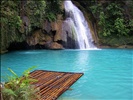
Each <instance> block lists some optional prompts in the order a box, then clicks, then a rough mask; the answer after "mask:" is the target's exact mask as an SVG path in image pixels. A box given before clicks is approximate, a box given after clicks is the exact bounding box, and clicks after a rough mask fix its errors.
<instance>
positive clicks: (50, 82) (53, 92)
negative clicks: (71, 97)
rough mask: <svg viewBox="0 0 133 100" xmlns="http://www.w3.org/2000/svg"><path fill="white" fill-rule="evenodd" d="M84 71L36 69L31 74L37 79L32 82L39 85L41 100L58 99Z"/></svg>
mask: <svg viewBox="0 0 133 100" xmlns="http://www.w3.org/2000/svg"><path fill="white" fill-rule="evenodd" d="M82 75H83V73H72V72H55V71H46V70H35V71H33V72H31V73H30V76H31V77H32V78H34V79H36V80H37V82H34V83H32V84H33V85H35V87H36V88H38V87H39V89H40V91H39V94H40V96H41V98H40V100H56V99H57V98H58V97H59V96H60V95H61V94H62V93H64V92H65V91H66V90H68V89H69V87H70V86H71V85H72V84H73V83H75V82H76V81H77V80H78V79H79V78H80V77H81V76H82Z"/></svg>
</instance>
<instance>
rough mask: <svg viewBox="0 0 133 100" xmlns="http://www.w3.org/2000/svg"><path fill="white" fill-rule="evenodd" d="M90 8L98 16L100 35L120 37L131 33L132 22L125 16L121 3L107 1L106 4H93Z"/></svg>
mask: <svg viewBox="0 0 133 100" xmlns="http://www.w3.org/2000/svg"><path fill="white" fill-rule="evenodd" d="M90 8H91V10H92V12H93V14H94V15H95V16H97V20H98V26H99V35H100V36H105V37H112V36H119V37H120V36H128V35H129V32H130V30H131V29H130V28H129V26H130V25H131V24H130V23H129V21H127V20H126V19H125V18H124V15H123V11H124V9H123V8H122V6H121V5H120V4H119V3H117V2H111V3H108V2H107V3H105V4H104V5H101V4H97V5H93V6H91V7H90ZM97 14H98V15H97Z"/></svg>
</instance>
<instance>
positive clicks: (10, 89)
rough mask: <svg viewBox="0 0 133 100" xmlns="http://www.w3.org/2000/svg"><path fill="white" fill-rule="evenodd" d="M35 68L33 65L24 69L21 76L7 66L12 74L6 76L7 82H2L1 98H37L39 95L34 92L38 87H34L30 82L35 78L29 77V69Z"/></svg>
mask: <svg viewBox="0 0 133 100" xmlns="http://www.w3.org/2000/svg"><path fill="white" fill-rule="evenodd" d="M33 68H35V66H33V67H31V68H29V69H27V70H25V71H24V72H23V77H22V76H21V77H19V76H18V75H17V74H16V73H15V72H14V71H13V70H11V69H10V68H8V70H9V71H10V72H11V73H12V74H13V76H8V82H7V83H5V84H4V88H2V97H3V100H36V99H39V95H36V92H38V91H39V89H35V88H34V86H32V85H31V84H30V83H31V82H35V81H36V80H35V79H32V78H30V76H29V73H30V71H31V70H32V69H33Z"/></svg>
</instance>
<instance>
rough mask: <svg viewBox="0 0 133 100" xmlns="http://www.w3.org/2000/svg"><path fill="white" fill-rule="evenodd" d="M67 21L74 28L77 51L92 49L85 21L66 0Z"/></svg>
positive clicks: (81, 14)
mask: <svg viewBox="0 0 133 100" xmlns="http://www.w3.org/2000/svg"><path fill="white" fill-rule="evenodd" d="M64 6H65V11H66V15H67V19H66V20H68V19H69V22H71V25H73V26H74V28H73V29H75V32H76V36H75V37H76V38H77V39H76V40H77V41H78V45H79V49H92V48H96V47H95V46H94V44H93V43H92V42H93V39H92V36H91V33H90V29H89V27H88V24H87V21H86V20H85V18H84V15H83V13H82V12H81V11H80V10H79V9H78V8H77V7H76V6H75V5H74V4H73V3H72V2H71V0H66V1H65V2H64Z"/></svg>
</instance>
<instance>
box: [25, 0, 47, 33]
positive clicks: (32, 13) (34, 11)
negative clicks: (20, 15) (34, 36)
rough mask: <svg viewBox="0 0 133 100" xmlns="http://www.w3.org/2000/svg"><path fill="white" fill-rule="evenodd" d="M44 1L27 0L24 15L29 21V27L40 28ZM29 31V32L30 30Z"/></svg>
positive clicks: (43, 12)
mask: <svg viewBox="0 0 133 100" xmlns="http://www.w3.org/2000/svg"><path fill="white" fill-rule="evenodd" d="M45 8H46V2H45V0H38V1H36V0H28V1H27V3H26V6H25V15H27V16H28V18H29V20H30V26H31V27H32V26H34V27H41V23H42V22H43V20H44V19H45V17H44V16H45V13H46V11H45ZM30 31H31V30H30Z"/></svg>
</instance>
